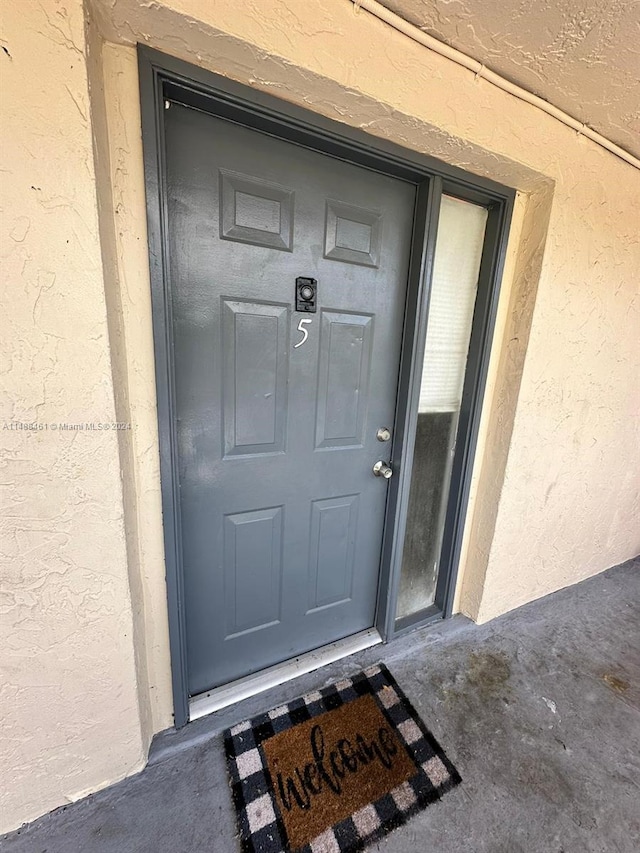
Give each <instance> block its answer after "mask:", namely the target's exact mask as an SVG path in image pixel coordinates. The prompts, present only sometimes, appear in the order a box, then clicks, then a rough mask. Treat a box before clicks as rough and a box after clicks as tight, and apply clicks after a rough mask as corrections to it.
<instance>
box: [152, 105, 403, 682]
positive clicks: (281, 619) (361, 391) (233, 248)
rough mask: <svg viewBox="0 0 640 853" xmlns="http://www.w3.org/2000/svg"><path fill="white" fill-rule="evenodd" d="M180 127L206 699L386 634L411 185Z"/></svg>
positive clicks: (184, 440)
mask: <svg viewBox="0 0 640 853" xmlns="http://www.w3.org/2000/svg"><path fill="white" fill-rule="evenodd" d="M165 118H166V170H167V188H168V189H167V192H168V219H169V233H170V245H169V267H170V281H171V306H170V307H171V314H172V318H173V319H172V330H171V331H172V339H173V348H174V350H173V354H174V370H175V380H174V381H175V401H176V411H175V413H174V416H175V424H176V435H177V449H178V463H177V464H178V475H179V489H180V512H181V547H182V560H183V572H184V583H185V621H186V630H187V664H188V675H189V692H190V694H191V695H194V694H198V693H201V692H203V691H205V690H207V689H209V688H211V687H214V686H217V685H220V684H224V683H226V682H228V681H231V680H233V679H236V678H239V677H241V676H244V675H247V674H249V673H252V672H255V671H257V670H260V669H263V668H265V667H267V666H270V665H272V664H274V663H277V662H280V661H283V660H286V659H288V658H291V657H294V656H295V655H298V654H301V653H303V652H306V651H309V650H310V649H313V648H317V647H319V646H321V645H324V644H326V643H329V642H332V641H334V640H337V639H340V638H342V637H345V636H348V635H349V634H353V633H355V632H357V631H360V630H363V629H365V628H369V627H371V626H372V625H373V624H374V619H375V610H376V600H377V591H378V576H379V568H380V551H381V543H382V533H383V524H384V514H385V504H386V498H387V481H386V480H385V479H384V478H383V477H376V476H374V474H373V471H372V467H373V465H374V463H375V462H376V461H378V460H379V459H388V457H389V455H390V444H391V442H387V443H383V442H380V441H379V440H378V439H377V437H376V432H377V430H378V429H379V428H384V427H387V428H389V430H390V431H391V434H393V426H394V423H393V420H394V411H395V405H396V392H397V382H398V365H399V358H400V344H401V336H402V323H403V312H404V303H405V288H406V281H407V274H408V262H409V244H410V239H411V231H412V220H413V210H414V202H415V187H414V186H413V185H412V184H409V183H405V182H403V181H401V180H398V179H395V178H390V177H387V176H384V175H381V174H378V173H376V172H373V171H369V170H367V169H365V168H362V167H359V166H354V165H352V164H348V163H345V162H342V161H340V160H337V159H333V158H331V157H329V156H327V155H324V154H319V153H317V152H315V151H311V150H308V149H306V148H302V147H299V146H296V145H294V144H292V143H288V142H285V141H282V140H280V139H275V138H273V137H271V136H268V135H265V134H261V133H259V132H257V131H254V130H249V129H247V128H244V127H241V126H239V125H236V124H232V123H230V122H226V121H224V120H221V119H217V118H214V117H212V116H209V115H207V114H206V113H203V112H199V111H196V110H192V109H188V108H186V107H182V106H179V105H177V104H171V107H170V109H169V110H167V112H166V114H165ZM299 277H307V278H311V279H315V280H316V282H317V286H316V294H315V302H316V308H317V310H316V312H315V313H313V312H307V311H302V310H300V311H299V310H296V308H297V307H300V308H301V307H302V303H301V302H299V304H298V306H297V305H296V279H297V278H299ZM312 302H313V300H312ZM306 304H307V303H305V305H306ZM301 320H303V321H310V322H303V323H301V322H300V321H301Z"/></svg>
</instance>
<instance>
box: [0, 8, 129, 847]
mask: <svg viewBox="0 0 640 853" xmlns="http://www.w3.org/2000/svg"><path fill="white" fill-rule="evenodd" d="M1 37H2V45H3V47H4V48H5V50H2V51H0V76H1V78H2V88H3V94H2V107H3V119H2V145H1V149H2V161H3V162H2V172H1V175H2V177H1V179H0V184H1V193H0V195H1V196H2V208H3V209H2V226H1V234H2V237H1V252H2V290H1V301H2V304H1V306H0V317H1V320H0V322H1V324H2V331H1V333H0V340H1V341H2V347H1V349H0V364H1V367H0V386H1V390H0V407H1V415H0V430H1V431H2V432H1V444H0V468H1V471H2V473H1V476H0V482H1V484H2V512H1V513H0V515H1V521H0V525H1V530H2V535H1V545H0V554H1V558H2V584H1V598H0V601H1V611H0V612H1V618H0V650H1V658H2V672H1V677H0V717H1V719H2V726H1V729H2V732H1V734H0V740H1V742H2V785H1V786H0V792H1V793H0V816H1V817H0V830H2V829H10V828H12V827H14V826H16V825H19V824H20V823H21V822H23V821H25V820H29V819H31V818H34V817H37V816H38V815H39V814H41V813H42V812H44V811H47V810H48V809H52V808H55V807H56V806H59V805H61V804H63V803H65V802H68V801H69V800H73V799H76V798H77V797H79V796H81V795H82V794H83V793H84V792H88V791H91V790H95V789H96V788H98V787H101V786H103V785H106V784H108V783H110V782H113V781H114V780H115V779H117V778H120V777H122V776H124V775H126V774H127V773H130V772H133V771H134V770H136V769H138V768H139V767H140V766H141V764H142V762H143V760H144V754H143V748H142V741H141V731H140V714H139V707H138V689H137V679H136V670H135V663H134V655H133V644H132V614H131V604H130V596H129V584H128V577H127V561H126V551H125V536H124V523H123V504H122V489H121V483H120V472H119V467H118V444H117V442H118V437H117V434H116V432H114V431H111V430H106V431H105V430H95V431H87V430H83V431H75V430H65V429H60V428H59V425H60V424H68V423H72V424H80V423H81V424H85V423H93V424H98V423H100V424H112V423H113V422H115V421H116V414H115V410H114V395H113V383H112V376H111V366H110V354H109V340H108V334H107V322H106V320H107V315H106V307H105V296H104V287H103V276H102V263H101V253H100V244H99V240H98V223H97V215H96V193H95V173H94V160H93V151H92V135H91V132H92V128H91V121H90V113H89V99H88V88H87V68H86V61H85V47H86V45H85V35H84V18H83V10H82V6H81V4H79V3H75V2H74V3H65V4H64V5H62V4H58V3H55V2H45V3H42V4H39V3H20V4H16V3H11V2H9V0H7V1H6V2H3V4H2V31H1ZM22 423H28V424H37V425H38V426H40V427H41V429H38V430H33V431H31V430H20V429H17V428H16V427H17V425H18V424H22ZM54 426H55V427H58V428H57V429H56V428H54ZM11 427H13V428H11Z"/></svg>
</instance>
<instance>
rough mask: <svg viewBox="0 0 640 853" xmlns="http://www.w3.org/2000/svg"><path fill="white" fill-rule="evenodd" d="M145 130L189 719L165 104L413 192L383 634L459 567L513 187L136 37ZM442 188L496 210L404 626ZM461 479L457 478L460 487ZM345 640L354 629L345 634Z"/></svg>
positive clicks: (164, 445) (379, 625)
mask: <svg viewBox="0 0 640 853" xmlns="http://www.w3.org/2000/svg"><path fill="white" fill-rule="evenodd" d="M138 66H139V78H140V99H141V114H142V141H143V156H144V170H145V186H146V200H147V223H148V242H149V264H150V276H151V301H152V314H153V331H154V349H155V366H156V389H157V390H156V393H157V407H158V428H159V447H160V474H161V488H162V512H163V527H164V544H165V562H166V577H167V601H168V613H169V641H170V652H171V671H172V686H173V700H174V723H175V726H176V728H180V727H182V726H183V725H185V724H186V723H187V722H188V721H189V718H190V708H189V695H188V687H187V660H186V625H185V608H184V583H183V567H182V546H181V529H180V527H181V525H180V512H179V498H178V476H177V458H178V457H177V444H176V433H175V422H174V418H173V412H174V399H175V388H174V371H173V340H172V331H171V330H172V327H173V323H172V314H171V302H170V300H169V299H168V293H169V289H168V281H169V257H168V248H167V247H168V240H167V227H168V226H167V203H166V192H165V181H164V173H165V148H164V127H163V123H164V112H165V103H168V102H170V101H174V102H179V103H181V104H183V105H185V106H190V107H193V108H196V109H199V110H203V111H205V112H208V113H210V114H212V115H215V116H217V117H219V118H224V119H227V120H230V121H234V122H237V123H240V124H243V125H245V126H247V127H250V128H253V129H254V130H258V131H261V132H263V133H268V134H271V135H273V136H276V137H279V138H281V139H284V140H285V141H288V142H293V143H295V144H298V145H302V146H304V147H308V148H311V149H314V150H316V151H319V152H322V153H325V154H329V155H331V156H333V157H338V158H340V159H343V160H346V161H348V162H352V163H354V164H356V165H359V166H364V167H366V168H369V169H372V170H374V171H376V172H381V173H383V174H386V175H390V176H391V177H398V178H402V179H404V180H407V181H410V182H412V183H414V184H415V185H416V187H417V189H418V199H417V205H416V210H415V216H414V228H413V236H412V249H411V260H410V272H409V281H408V289H407V301H406V306H405V328H404V332H403V341H402V355H401V362H400V374H399V384H398V398H397V400H398V402H397V419H396V434H395V436H396V437H395V440H394V443H393V448H392V460H393V462H394V467H395V470H396V472H397V473H396V476H395V477H394V478H393V479H392V480H391V482H390V489H389V496H388V500H387V511H386V519H385V531H384V538H383V546H382V557H381V566H380V572H379V592H378V607H377V612H376V620H375V625H374V626H372V628H374V629H377V631H378V632H379V634H380V635H381V637H382V640H383V641H386V640H388V639H390V638H391V637H393V636H395V635H397V634H398V633H402V632H404V630H407V629H409V628H410V627H414V626H415V625H416V624H424V623H425V621H428V620H430V619H434V618H442V617H443V616H446V615H450V613H451V609H452V607H453V592H454V589H455V575H456V571H457V560H458V558H459V552H460V546H461V542H462V532H463V527H464V515H465V509H466V504H467V498H468V493H469V488H470V483H471V473H472V467H473V456H474V451H475V444H476V438H477V433H478V427H479V421H480V411H481V403H482V397H483V392H484V385H485V381H486V375H487V370H488V363H489V351H490V344H491V340H492V334H493V328H494V325H495V316H496V311H497V304H498V294H499V283H500V278H501V273H502V268H503V264H504V255H505V251H506V242H507V235H508V229H509V224H510V219H511V212H512V209H513V201H514V197H515V190H514V189H513V188H511V187H506V186H503V185H502V184H498V183H496V182H494V181H491V180H489V179H487V178H481V177H477V176H473V175H469V174H467V173H466V172H464V171H463V170H461V169H458V168H457V167H453V166H448V165H447V164H445V163H442V162H440V161H438V160H436V159H435V158H432V157H429V156H427V155H424V154H420V153H419V152H416V151H411V150H409V149H405V148H402V147H401V146H399V145H396V144H395V143H392V142H389V141H387V140H383V139H378V138H376V137H372V136H369V135H368V134H366V133H364V132H363V131H360V130H358V129H356V128H350V127H348V126H347V125H344V124H341V123H339V122H335V121H332V120H330V119H327V118H325V117H324V116H321V115H317V114H315V113H312V112H310V111H308V110H306V109H303V108H301V107H297V106H295V105H292V104H289V103H287V102H285V101H281V100H279V99H278V98H276V97H274V96H272V95H269V94H265V93H263V92H259V91H256V90H254V89H252V88H250V87H248V86H244V85H242V84H240V83H236V82H235V81H232V80H229V79H227V78H225V77H221V76H218V75H216V74H213V73H212V72H209V71H206V70H203V69H201V68H198V67H196V66H192V65H190V64H188V63H186V62H183V61H182V60H178V59H175V58H173V57H170V56H166V55H165V54H162V53H160V52H158V51H155V50H152V49H150V48H147V47H144V46H138ZM442 193H447V194H450V195H455V196H458V197H459V198H462V199H465V200H467V201H472V202H475V203H478V204H482V205H484V206H486V207H487V208H488V210H489V218H488V225H487V232H486V236H485V246H484V251H483V257H482V264H481V272H480V282H479V290H478V298H477V301H476V311H475V314H474V321H473V331H472V338H471V349H470V352H469V360H468V365H469V367H468V369H467V374H466V380H465V388H464V394H463V403H462V410H461V414H460V419H459V427H458V435H457V441H456V453H455V457H454V463H453V471H454V474H455V476H456V478H457V479H456V480H455V481H454V479H453V476H452V480H451V488H450V495H449V504H448V508H447V514H446V523H445V535H444V541H443V549H442V556H441V564H440V574H439V578H438V587H437V590H436V603H435V605H434V606H433V607H432V608H429V610H428V611H425V612H423V613H419V614H416V615H415V616H414V617H411V620H410V624H406V625H405V624H400V625H397V624H396V622H395V604H396V598H397V589H398V582H399V568H400V563H401V558H402V543H403V537H404V529H405V522H406V510H407V502H408V497H409V486H410V482H411V460H412V453H413V444H414V438H415V427H416V422H417V400H418V394H419V385H420V379H419V377H420V371H421V368H422V356H423V353H424V342H425V337H426V326H427V310H428V303H429V289H430V281H431V269H432V265H433V254H434V247H435V239H436V235H437V224H438V223H437V220H438V212H439V198H440V196H441V195H442ZM454 486H455V487H454ZM348 639H349V638H348Z"/></svg>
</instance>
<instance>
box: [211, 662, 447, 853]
mask: <svg viewBox="0 0 640 853" xmlns="http://www.w3.org/2000/svg"><path fill="white" fill-rule="evenodd" d="M225 749H226V753H227V763H228V768H229V776H230V779H231V788H232V794H233V801H234V804H235V808H236V813H237V818H238V827H239V830H240V839H241V843H242V850H243V853H354V851H358V850H363V849H364V848H365V847H367V846H368V845H369V844H371V843H372V842H373V841H375V840H377V839H379V838H381V837H382V836H383V835H386V834H387V833H388V832H390V831H391V830H392V829H395V828H396V827H397V826H400V825H401V824H403V823H404V822H405V821H407V820H408V819H409V818H410V817H411V816H412V815H414V814H415V813H416V812H418V811H420V810H421V809H424V808H426V807H427V806H428V805H430V804H431V803H432V802H434V801H435V800H437V799H439V798H440V797H441V796H442V795H443V794H444V793H445V792H447V791H449V790H451V788H453V787H454V786H455V785H457V784H458V783H459V782H460V776H459V774H458V772H457V770H456V769H455V767H454V766H453V764H452V763H451V762H450V761H449V759H448V758H447V756H446V755H445V754H444V752H443V750H442V748H441V747H440V745H439V744H438V742H437V741H436V739H435V738H434V737H433V735H432V734H431V733H430V732H429V731H428V729H427V728H426V727H425V725H424V723H423V722H422V720H421V719H420V718H419V717H418V715H417V713H416V711H415V710H414V708H413V707H412V706H411V704H410V703H409V701H408V699H407V698H406V696H405V695H404V694H403V692H402V690H400V688H399V687H398V685H397V684H396V682H395V680H394V678H393V676H392V675H391V673H390V672H389V671H388V669H387V668H386V667H385V666H383V665H381V664H380V665H378V666H374V667H371V668H370V669H367V670H365V671H364V672H361V673H359V674H358V675H356V676H354V677H353V678H348V679H344V680H343V681H339V682H337V683H336V684H332V685H331V686H329V687H326V688H324V689H323V690H319V691H316V692H315V693H309V694H308V695H307V696H303V697H302V698H301V699H296V700H295V701H293V702H290V703H289V704H288V705H282V706H280V707H279V708H274V710H273V711H269V713H267V714H261V715H260V716H259V717H255V718H254V719H252V720H247V721H246V722H244V723H240V724H239V725H237V726H234V727H233V728H231V729H229V730H228V731H227V732H225Z"/></svg>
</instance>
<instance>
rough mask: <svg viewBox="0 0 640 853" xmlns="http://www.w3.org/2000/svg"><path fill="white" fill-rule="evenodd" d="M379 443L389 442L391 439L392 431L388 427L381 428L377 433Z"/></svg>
mask: <svg viewBox="0 0 640 853" xmlns="http://www.w3.org/2000/svg"><path fill="white" fill-rule="evenodd" d="M376 438H377V439H378V441H389V439H390V438H391V430H390V429H389V428H388V427H380V429H379V430H378V432H377V433H376Z"/></svg>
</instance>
